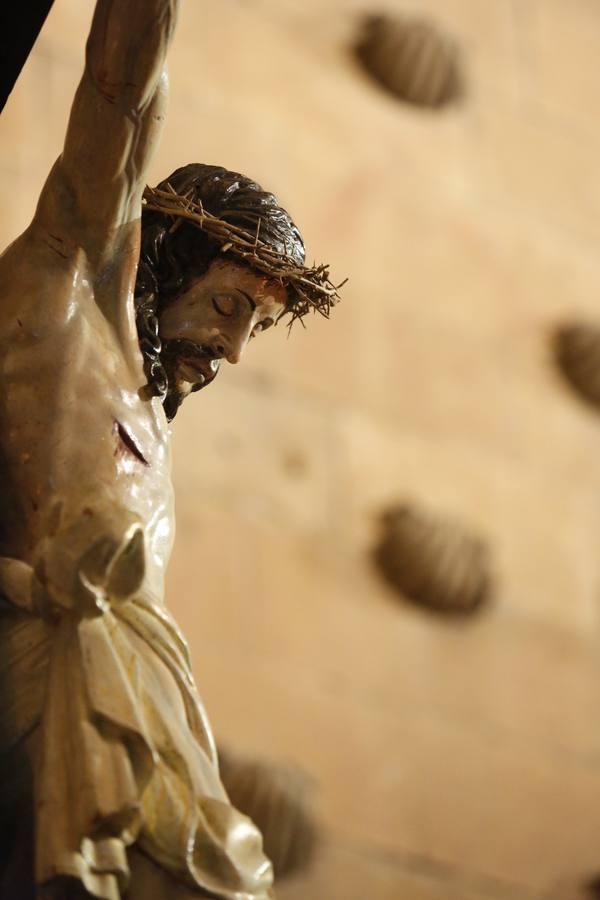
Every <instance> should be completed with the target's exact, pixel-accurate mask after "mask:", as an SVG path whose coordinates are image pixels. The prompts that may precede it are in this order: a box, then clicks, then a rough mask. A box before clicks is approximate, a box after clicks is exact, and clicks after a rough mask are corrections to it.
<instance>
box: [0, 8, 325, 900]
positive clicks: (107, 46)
mask: <svg viewBox="0 0 600 900" xmlns="http://www.w3.org/2000/svg"><path fill="white" fill-rule="evenodd" d="M178 6H179V3H178V0H97V3H96V9H95V14H94V18H93V23H92V28H91V33H90V36H89V40H88V43H87V51H86V64H85V71H84V74H83V77H82V80H81V83H80V85H79V88H78V90H77V94H76V97H75V100H74V103H73V108H72V112H71V117H70V121H69V125H68V130H67V135H66V139H65V144H64V148H63V151H62V154H61V155H60V157H59V158H58V160H57V162H56V163H55V165H54V167H53V168H52V170H51V172H50V174H49V176H48V179H47V181H46V184H45V186H44V188H43V190H42V193H41V196H40V199H39V203H38V206H37V209H36V211H35V215H34V217H33V220H32V222H31V225H30V226H29V227H28V228H27V229H26V231H25V232H24V233H23V234H22V235H21V236H20V237H18V238H17V239H16V240H15V242H14V243H13V244H12V245H11V246H10V247H9V248H8V249H7V250H6V251H5V252H4V254H3V255H2V257H0V304H1V315H0V366H1V372H2V377H1V379H0V477H1V479H2V492H1V494H0V651H1V659H0V752H1V755H2V756H1V764H2V774H3V778H2V787H1V788H0V828H1V829H2V840H1V843H0V865H1V870H0V898H1V900H17V898H18V900H34V898H35V900H42V898H43V900H46V898H54V900H66V898H87V897H89V898H97V900H162V898H169V900H184V898H185V900H187V898H195V897H202V896H205V897H216V898H226V900H266V898H269V897H272V896H273V895H272V870H271V865H270V863H269V861H268V860H267V859H266V858H265V856H264V855H263V852H262V846H261V837H260V834H259V832H258V830H257V829H256V828H255V826H254V825H253V824H252V822H251V821H250V820H249V819H247V818H246V817H244V816H243V815H242V814H241V813H239V812H238V811H236V810H235V809H234V808H233V807H232V806H231V804H230V803H229V801H228V798H227V795H226V793H225V791H224V789H223V786H222V784H221V781H220V778H219V771H218V762H217V756H216V752H215V746H214V741H213V737H212V734H211V730H210V726H209V724H208V722H207V719H206V716H205V713H204V711H203V708H202V705H201V702H200V699H199V697H198V694H197V691H196V688H195V685H194V681H193V678H192V674H191V671H190V663H189V658H188V652H187V648H186V644H185V641H184V639H183V638H182V636H181V634H180V632H179V630H178V628H177V626H176V624H175V623H174V621H173V619H172V618H171V616H170V614H169V612H168V610H167V608H166V607H165V605H164V601H163V593H164V590H163V588H164V575H165V567H166V564H167V560H168V556H169V553H170V549H171V542H172V534H173V492H172V486H171V480H170V449H169V443H170V430H169V424H168V423H169V421H170V420H171V419H173V417H174V416H175V414H176V412H177V409H178V407H179V405H180V404H181V402H182V401H183V400H184V399H185V398H186V397H187V396H188V395H189V394H191V393H192V392H195V391H197V390H200V389H202V388H205V387H206V386H207V385H208V384H209V383H210V382H211V381H212V380H213V379H214V377H215V375H216V373H217V370H218V365H219V362H220V361H221V360H226V361H228V362H230V363H236V362H238V360H239V358H240V356H241V354H242V352H243V351H244V348H245V346H246V344H247V343H248V342H249V341H250V340H251V339H252V338H254V337H256V336H257V335H258V334H259V333H261V332H263V331H265V330H266V329H267V328H268V327H269V326H271V325H273V324H275V323H276V322H277V321H278V320H279V319H280V318H281V317H282V316H285V315H286V314H290V315H291V316H292V318H297V317H300V316H303V315H304V314H305V313H307V312H309V311H310V310H316V311H318V312H321V313H324V314H328V312H329V308H330V306H331V305H332V304H333V303H335V302H336V299H337V291H336V289H335V288H334V286H333V285H332V284H331V283H330V281H329V278H328V273H327V269H326V267H323V266H319V267H316V268H307V267H306V266H305V265H304V247H303V242H302V238H301V236H300V234H299V232H298V230H297V228H296V227H295V225H294V224H293V222H292V220H291V218H290V216H289V215H288V213H287V212H286V211H285V210H283V209H281V207H279V205H278V204H277V201H276V199H275V197H274V196H273V195H272V194H270V193H268V192H266V191H264V190H263V189H262V188H261V187H260V186H259V185H257V184H256V183H255V182H253V181H252V180H251V179H249V178H246V177H245V176H242V175H240V174H238V173H234V172H229V171H227V170H226V169H223V168H221V167H218V166H208V165H202V164H194V165H188V166H185V167H184V168H181V169H178V170H177V171H176V172H174V173H173V174H172V175H171V176H170V177H169V178H167V179H165V181H164V182H162V183H161V184H160V185H159V186H158V187H157V188H156V189H154V190H150V189H147V190H146V191H145V177H146V170H147V166H148V162H149V159H150V157H151V154H152V151H153V149H154V148H155V146H156V143H157V141H158V139H159V136H160V132H161V130H162V127H163V123H164V118H165V100H166V91H167V83H166V76H165V73H164V66H165V58H166V53H167V48H168V46H169V43H170V40H171V37H172V34H173V28H174V25H175V18H176V14H177V10H178ZM144 191H145V193H144Z"/></svg>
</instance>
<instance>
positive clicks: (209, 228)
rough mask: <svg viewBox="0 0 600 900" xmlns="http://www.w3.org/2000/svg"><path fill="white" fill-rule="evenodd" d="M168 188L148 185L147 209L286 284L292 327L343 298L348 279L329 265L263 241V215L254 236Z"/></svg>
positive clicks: (325, 314)
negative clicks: (301, 260) (299, 258)
mask: <svg viewBox="0 0 600 900" xmlns="http://www.w3.org/2000/svg"><path fill="white" fill-rule="evenodd" d="M168 188H169V190H159V189H158V188H151V187H146V189H145V191H144V195H143V200H142V203H143V205H144V208H145V209H148V210H154V211H156V212H159V213H162V214H163V215H166V216H171V217H172V219H173V225H172V226H171V228H172V229H175V228H177V227H178V226H179V225H180V224H181V222H182V221H184V220H185V221H186V222H190V223H191V224H192V225H194V226H195V227H196V228H200V229H201V230H202V231H203V232H204V233H205V234H206V235H207V236H208V237H209V238H211V239H212V240H213V241H215V242H217V243H218V244H220V247H221V253H227V254H230V255H231V256H233V257H236V258H237V259H240V260H242V261H243V262H244V263H246V265H249V266H251V267H252V268H253V269H256V270H257V271H258V272H262V273H263V274H264V275H266V276H267V277H268V278H272V279H274V280H276V281H279V282H280V283H281V284H283V285H284V286H285V287H286V288H287V289H288V292H289V295H290V301H289V303H288V305H287V307H286V310H285V312H284V313H283V315H285V314H286V313H289V314H290V315H291V319H290V322H289V324H290V326H291V325H292V324H293V323H294V322H295V321H296V319H299V320H300V321H301V320H302V318H303V317H304V316H305V315H307V313H309V312H310V311H311V310H312V311H313V312H317V313H320V315H322V316H324V317H325V318H329V313H330V310H331V307H332V306H335V305H336V303H337V302H338V301H339V300H340V295H339V293H338V292H339V289H340V288H341V287H343V285H344V284H345V283H346V281H347V280H348V279H344V281H342V282H341V283H340V284H337V285H335V284H333V282H332V281H331V279H330V277H329V266H328V265H324V264H321V265H318V266H303V265H298V263H297V262H296V261H295V260H294V259H292V257H291V256H287V255H286V254H285V253H282V252H281V251H279V250H276V249H275V248H273V247H272V246H271V245H270V244H267V243H266V242H265V241H263V240H261V237H260V223H261V220H260V217H259V218H258V220H257V224H256V232H255V234H254V235H251V234H250V233H249V231H248V230H247V229H245V228H241V227H240V226H239V225H233V224H232V223H231V222H227V221H225V220H224V219H220V218H219V217H218V216H214V215H212V213H209V212H208V211H207V210H205V209H204V207H203V205H202V203H201V202H200V201H197V200H194V199H193V197H192V196H191V194H186V195H181V194H178V193H177V192H176V191H175V190H174V189H173V188H172V187H171V185H168ZM302 324H304V323H302Z"/></svg>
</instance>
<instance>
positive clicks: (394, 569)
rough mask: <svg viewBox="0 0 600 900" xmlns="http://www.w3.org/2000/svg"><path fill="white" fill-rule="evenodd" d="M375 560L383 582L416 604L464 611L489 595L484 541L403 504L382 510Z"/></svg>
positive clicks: (452, 523) (438, 609) (470, 609)
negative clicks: (379, 536)
mask: <svg viewBox="0 0 600 900" xmlns="http://www.w3.org/2000/svg"><path fill="white" fill-rule="evenodd" d="M375 560H376V562H377V564H378V566H379V568H380V570H381V572H382V573H383V575H384V576H385V578H386V580H387V581H388V582H389V583H390V584H391V585H393V586H394V587H395V588H397V589H398V590H400V591H401V592H402V594H404V595H405V597H407V599H409V600H412V601H413V602H414V603H417V604H418V605H420V606H425V607H428V608H430V609H434V610H437V611H439V612H443V613H462V614H468V613H472V612H474V611H475V610H477V609H478V608H479V607H480V606H481V605H482V603H483V602H484V601H485V600H486V599H487V598H488V596H489V591H490V585H491V576H490V558H489V550H488V548H487V545H486V544H485V542H484V541H483V540H482V539H481V538H479V537H477V536H474V535H472V534H470V533H468V532H467V531H465V530H464V529H463V528H462V526H461V525H459V524H458V523H456V522H453V521H445V520H441V519H437V518H434V517H433V516H431V515H429V513H426V512H423V511H422V510H420V509H418V508H415V507H412V506H410V505H408V504H401V505H398V506H395V507H392V508H391V509H389V510H388V511H387V512H385V513H384V516H383V533H382V537H381V540H380V543H379V544H378V546H377V547H376V549H375Z"/></svg>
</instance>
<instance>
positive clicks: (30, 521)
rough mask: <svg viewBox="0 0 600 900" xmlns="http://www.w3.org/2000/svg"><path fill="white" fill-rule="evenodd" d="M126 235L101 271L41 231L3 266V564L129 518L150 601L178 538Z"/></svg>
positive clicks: (22, 241)
mask: <svg viewBox="0 0 600 900" xmlns="http://www.w3.org/2000/svg"><path fill="white" fill-rule="evenodd" d="M130 232H131V234H130V236H129V238H128V239H123V240H122V241H121V243H120V245H119V246H120V249H119V250H118V252H117V253H115V255H114V256H113V257H112V258H111V260H110V263H109V265H105V266H104V269H103V271H95V270H94V268H93V266H92V265H91V264H90V261H89V259H88V258H87V257H86V255H85V253H84V252H83V251H82V250H81V249H80V248H77V247H65V246H64V244H62V243H57V242H56V241H54V240H53V239H52V237H51V236H50V235H45V234H44V233H43V231H42V229H40V228H36V227H33V228H32V229H29V230H28V232H26V233H25V234H24V235H22V236H21V237H20V238H19V239H18V240H17V241H16V242H15V243H14V244H13V245H11V247H9V248H8V250H7V251H6V252H5V253H4V255H3V256H2V257H0V373H1V374H0V479H1V487H0V555H1V556H13V557H16V558H19V559H23V560H25V561H27V562H28V561H30V559H31V557H32V554H33V553H34V549H35V546H36V543H37V542H38V541H39V540H40V538H42V537H43V536H45V535H47V534H48V532H49V530H50V531H51V530H52V528H54V527H55V524H53V523H55V522H56V521H58V518H57V517H59V518H60V519H61V521H76V520H77V517H80V516H82V515H85V516H88V517H90V518H91V519H92V520H93V521H94V522H96V523H97V528H100V529H101V528H102V527H103V525H102V523H103V522H104V521H105V520H107V517H108V518H109V519H110V521H111V522H113V523H114V522H115V521H116V522H118V521H119V517H120V516H122V517H123V521H125V520H126V518H127V516H131V514H133V516H134V517H135V518H136V519H137V520H139V522H140V523H141V524H142V526H143V528H144V533H145V544H146V552H147V566H148V577H149V587H150V589H151V590H152V592H153V593H154V594H157V593H162V577H163V574H164V567H165V565H166V561H167V558H168V555H169V552H170V548H171V542H172V531H173V509H172V488H171V482H170V456H169V435H168V426H167V422H166V419H165V416H164V413H163V410H162V407H161V404H160V402H159V401H158V400H157V399H156V398H154V399H146V398H145V396H144V393H143V386H144V384H145V378H144V374H143V366H142V357H141V354H140V351H139V347H138V341H137V334H136V332H135V324H134V319H133V297H132V285H133V281H134V277H135V267H136V264H137V225H136V226H135V227H132V228H131V229H130ZM59 511H60V513H59ZM95 527H96V526H95Z"/></svg>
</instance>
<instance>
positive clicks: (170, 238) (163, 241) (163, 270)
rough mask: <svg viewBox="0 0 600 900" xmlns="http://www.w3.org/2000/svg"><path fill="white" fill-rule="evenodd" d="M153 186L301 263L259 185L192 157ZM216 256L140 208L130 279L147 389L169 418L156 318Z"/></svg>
mask: <svg viewBox="0 0 600 900" xmlns="http://www.w3.org/2000/svg"><path fill="white" fill-rule="evenodd" d="M158 188H159V189H161V190H171V189H172V190H174V191H175V192H176V193H177V194H179V195H180V196H184V197H190V198H191V199H192V200H193V201H194V202H195V203H199V204H201V205H202V207H203V208H204V209H205V210H206V211H207V212H208V213H211V214H212V215H214V216H217V217H218V218H220V219H223V220H225V221H226V222H228V223H230V224H232V225H236V226H238V227H240V228H243V229H244V230H245V231H247V232H248V235H249V236H251V237H252V238H254V235H255V234H256V233H257V229H258V228H260V237H261V240H262V241H264V242H266V243H267V244H269V245H270V246H271V247H272V248H273V249H274V250H276V251H277V252H279V253H282V254H285V255H286V256H288V257H289V258H290V260H291V261H292V262H294V263H296V264H297V265H298V266H302V265H303V264H304V243H303V241H302V237H301V235H300V232H299V231H298V229H297V228H296V226H295V225H294V223H293V221H292V219H291V218H290V216H289V215H288V213H287V212H286V211H285V210H284V209H282V208H281V207H280V206H279V205H278V203H277V200H276V198H275V197H274V195H273V194H270V193H268V192H267V191H264V190H263V189H262V188H261V186H260V185H259V184H257V183H256V182H254V181H252V180H251V179H250V178H247V177H246V176H245V175H240V174H239V173H238V172H230V171H229V170H228V169H224V168H223V167H222V166H209V165H204V164H202V163H193V164H191V165H188V166H184V167H183V168H181V169H177V171H176V172H173V174H172V175H170V176H169V177H168V178H166V179H165V180H164V181H163V182H161V184H160V185H158ZM221 254H222V246H221V245H220V244H219V243H218V242H217V241H215V240H213V239H211V238H210V237H208V236H207V235H206V234H204V233H203V232H202V231H201V230H199V229H198V228H196V227H194V225H192V224H190V223H189V222H186V221H184V220H181V219H180V220H177V221H176V222H175V223H174V222H173V218H172V216H168V215H165V214H164V213H161V212H157V211H154V210H148V209H144V210H143V212H142V237H141V252H140V260H139V265H138V273H137V280H136V285H135V303H136V316H137V326H138V334H139V338H140V347H141V349H142V353H143V355H144V365H145V373H146V377H147V379H148V384H149V387H150V391H151V393H153V394H154V395H156V396H160V397H161V398H162V400H163V403H164V406H165V411H166V413H167V418H169V420H170V419H172V418H173V417H174V415H175V413H176V411H177V408H178V406H179V404H180V402H181V398H180V397H177V396H175V395H174V394H173V393H172V392H171V391H170V386H169V379H168V376H167V371H166V369H165V366H164V365H163V362H164V360H163V359H161V342H160V338H159V336H158V316H159V313H160V311H161V309H163V308H164V306H165V305H167V304H168V303H169V302H170V300H172V299H174V298H175V297H176V296H178V295H179V294H180V293H181V292H182V291H184V290H185V289H186V288H187V287H188V286H189V284H190V282H192V281H194V280H195V279H196V278H198V277H200V276H201V275H203V274H204V273H205V272H206V270H207V269H208V267H209V266H210V264H211V262H212V261H213V260H214V259H216V258H217V257H218V256H220V255H221Z"/></svg>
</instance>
